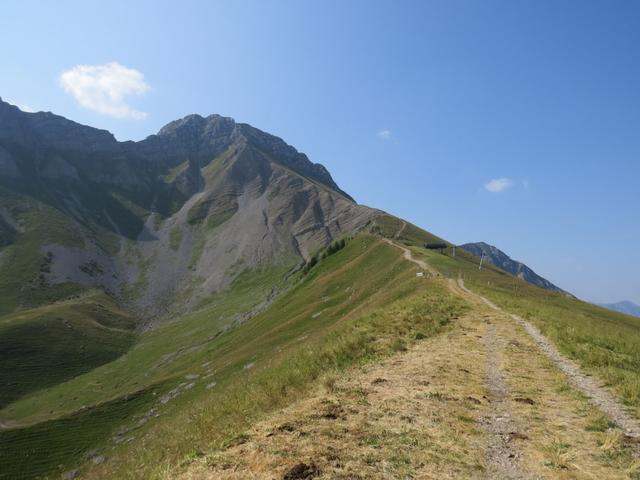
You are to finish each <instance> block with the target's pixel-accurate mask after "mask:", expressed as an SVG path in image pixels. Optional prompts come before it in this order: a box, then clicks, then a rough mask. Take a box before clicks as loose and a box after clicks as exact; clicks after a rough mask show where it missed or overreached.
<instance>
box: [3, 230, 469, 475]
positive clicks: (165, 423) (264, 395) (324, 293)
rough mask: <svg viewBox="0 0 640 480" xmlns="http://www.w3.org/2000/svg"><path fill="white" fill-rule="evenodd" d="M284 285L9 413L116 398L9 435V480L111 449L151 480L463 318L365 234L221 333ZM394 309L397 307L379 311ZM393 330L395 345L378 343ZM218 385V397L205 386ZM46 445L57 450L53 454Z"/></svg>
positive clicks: (234, 301)
mask: <svg viewBox="0 0 640 480" xmlns="http://www.w3.org/2000/svg"><path fill="white" fill-rule="evenodd" d="M277 276H280V277H281V272H278V274H277V275H276V274H275V273H274V272H263V274H262V275H260V274H257V275H244V276H242V278H241V280H240V281H239V282H238V283H237V284H236V285H235V287H234V289H232V291H231V292H229V293H228V294H227V295H225V296H221V297H220V298H219V299H218V300H214V301H213V302H211V303H210V304H208V305H207V306H206V307H205V308H204V309H203V310H202V311H200V312H198V313H196V314H194V315H191V316H189V317H186V318H184V319H181V320H179V321H176V322H174V323H172V324H168V325H165V326H163V327H162V328H160V329H158V330H155V331H153V332H150V333H148V334H146V335H145V336H144V337H143V339H142V341H141V342H140V344H139V345H138V346H136V347H135V348H133V349H132V350H130V351H129V352H128V353H127V354H126V355H124V356H123V357H121V358H120V359H118V360H116V361H115V362H112V363H110V364H107V365H104V366H102V367H99V368H98V369H95V370H93V371H92V372H89V373H87V374H85V375H82V376H80V377H77V378H75V379H73V380H71V381H69V382H67V383H65V384H61V385H57V386H55V387H52V388H51V389H47V390H45V391H43V392H39V394H38V395H37V396H36V395H34V396H31V397H29V396H28V397H26V398H25V399H23V400H21V401H19V402H17V403H14V404H12V405H10V406H9V408H7V409H5V410H4V411H3V414H7V415H8V413H9V412H10V413H11V415H9V416H10V417H13V418H18V419H20V420H22V421H34V420H37V419H43V420H44V419H46V418H47V415H46V414H47V413H48V410H47V409H48V408H49V407H52V408H53V409H55V411H56V415H57V414H59V413H60V412H64V411H71V410H77V409H79V407H80V406H81V405H84V404H87V405H91V403H92V402H97V401H100V400H101V399H108V398H112V400H111V401H110V403H107V404H100V405H99V406H97V407H92V408H89V409H86V410H80V411H79V413H71V414H68V415H63V416H59V417H57V419H55V420H50V421H44V422H40V423H37V424H35V425H33V426H31V427H28V428H25V429H22V430H14V431H4V432H3V431H0V445H1V448H0V452H1V453H0V457H3V458H2V460H3V464H4V465H5V466H6V467H5V468H6V471H7V472H8V473H7V475H9V477H11V478H20V476H21V475H22V476H27V477H28V476H30V475H31V476H33V475H35V474H42V473H45V472H51V471H62V469H68V468H70V467H71V466H73V465H75V464H81V463H82V462H83V461H84V460H85V459H86V452H87V451H88V450H91V449H94V448H96V447H100V446H101V445H102V447H101V448H102V449H105V448H106V451H105V454H106V455H107V456H108V457H112V458H113V459H112V461H110V462H107V463H108V465H106V466H104V467H103V468H106V469H107V470H106V471H103V472H102V475H104V476H106V477H109V478H125V477H126V476H127V475H129V476H133V477H137V478H140V476H141V475H142V476H148V475H150V472H151V471H152V470H155V469H156V467H157V466H158V465H159V464H161V462H163V461H167V462H169V463H175V461H176V459H181V458H183V457H184V456H189V454H190V452H192V451H193V450H194V449H199V448H208V447H210V446H219V445H220V444H221V443H223V442H225V441H228V440H229V439H230V438H233V437H234V436H235V435H236V434H237V433H239V432H241V431H242V429H243V428H245V427H246V425H247V422H248V421H250V419H251V418H254V417H255V416H256V415H259V414H260V413H261V412H265V411H268V410H270V409H272V408H274V407H276V406H278V405H281V404H283V403H284V402H287V401H290V400H291V399H292V398H293V397H292V395H293V396H295V393H296V392H299V391H302V390H304V388H305V386H306V385H307V384H308V382H310V381H313V379H315V378H316V377H318V376H319V375H321V374H322V373H324V372H326V371H328V370H331V369H335V368H340V367H343V366H346V365H348V364H351V363H353V362H356V361H360V360H362V359H363V358H366V357H369V356H371V355H375V354H378V353H380V352H382V351H389V350H393V349H402V348H404V345H405V342H407V341H411V340H412V339H413V338H414V337H415V336H416V335H418V336H419V337H420V336H426V335H429V334H430V333H433V331H436V330H437V329H439V328H442V326H443V325H444V324H446V323H447V322H448V321H449V320H450V318H452V317H453V316H455V315H456V314H457V312H458V311H459V310H460V309H461V308H462V307H461V304H460V303H459V302H456V300H455V299H447V298H445V297H446V295H445V296H443V295H442V292H441V291H440V290H438V288H437V286H436V287H434V290H432V291H430V292H425V294H424V295H423V296H421V297H412V300H411V301H409V300H407V296H408V294H410V293H414V292H415V291H416V289H417V288H418V287H419V286H420V285H421V283H420V282H419V281H418V280H417V279H416V278H415V276H414V275H413V268H412V265H411V264H410V263H408V262H406V261H404V260H402V259H401V258H400V257H399V255H398V252H397V251H396V250H395V249H393V248H391V247H389V246H387V245H385V244H383V243H381V242H380V241H379V240H378V239H376V238H375V237H371V236H368V235H363V236H359V237H357V238H356V239H354V240H352V241H351V242H349V243H348V245H347V246H346V247H345V248H344V249H342V250H341V251H339V252H337V253H335V254H334V255H332V256H330V257H327V258H325V259H323V260H322V261H321V262H320V263H319V264H318V265H317V266H316V267H315V268H314V269H312V270H311V271H310V272H309V273H308V274H307V276H306V277H304V278H302V279H301V281H300V282H298V283H297V284H296V285H295V286H293V287H292V288H291V289H290V290H289V291H288V292H286V293H285V294H283V296H282V297H281V298H279V299H278V300H276V302H275V303H274V304H273V305H272V306H271V307H269V308H268V309H267V310H266V311H264V312H263V313H261V314H259V315H258V316H257V317H255V318H253V319H251V320H250V321H248V322H246V323H244V324H242V325H240V326H239V327H238V328H235V329H231V330H228V331H226V332H222V331H221V328H219V322H221V321H222V319H223V318H225V317H226V319H227V321H228V317H229V316H230V315H233V314H235V313H236V312H238V311H242V310H243V309H245V308H247V306H248V305H251V304H252V302H255V301H256V298H258V297H263V296H264V293H265V289H266V288H267V287H268V288H271V286H272V285H273V283H274V278H276V277H277ZM261 289H262V290H261ZM258 291H259V294H256V292H258ZM401 299H404V300H401ZM398 302H401V303H398ZM390 304H394V307H388V308H387V309H386V310H385V311H384V312H378V313H376V312H374V311H375V310H377V309H379V308H380V307H383V306H388V305H390ZM427 304H428V305H430V308H427V309H425V308H424V306H425V305H427ZM383 331H384V332H386V336H385V337H384V339H381V338H378V336H379V334H380V332H383ZM196 376H198V378H196V379H194V377H196ZM185 377H188V379H189V380H185ZM192 379H193V380H192ZM187 382H191V383H194V386H193V388H191V389H188V390H184V389H183V390H182V392H183V393H181V395H180V396H178V397H177V398H176V399H174V400H172V401H171V402H169V403H168V404H167V405H162V406H161V417H160V418H161V421H157V420H156V421H153V422H149V423H148V424H145V425H144V426H143V427H142V428H141V429H140V430H138V431H137V432H135V435H134V436H135V437H136V439H140V440H136V441H134V442H132V443H129V444H127V446H126V447H123V446H115V447H114V446H109V447H108V448H107V446H108V445H111V442H108V441H107V438H108V435H109V433H110V432H111V433H112V432H113V429H115V428H116V427H118V426H119V425H122V422H123V421H124V417H125V416H126V417H129V418H130V420H129V422H135V421H136V420H135V418H136V415H138V416H140V415H142V414H144V413H145V411H149V409H150V408H155V407H158V402H157V400H158V398H160V397H159V395H160V394H161V393H162V392H163V391H167V390H169V389H173V388H175V387H176V386H179V385H180V384H182V385H185V384H186V383H187ZM214 382H215V383H216V385H215V387H213V388H212V389H207V388H206V387H207V386H208V385H209V386H211V385H212V384H213V383H214ZM136 388H137V389H138V390H140V389H142V390H141V392H140V393H139V394H136V395H131V394H130V393H129V395H126V394H127V393H128V392H132V391H134V390H135V389H136ZM131 399H137V400H131ZM154 402H155V403H154ZM131 418H133V420H131ZM80 425H82V428H80ZM145 433H146V435H144V436H143V434H145ZM47 438H49V439H51V440H55V441H52V442H50V443H49V444H48V446H47V448H46V449H45V447H44V446H45V443H46V439H47ZM30 445H33V448H26V447H27V446H30ZM38 445H39V446H40V447H38ZM37 448H42V450H41V451H39V453H38V458H39V460H38V462H36V463H31V462H29V461H28V460H29V459H28V456H29V455H33V454H34V452H35V450H34V449H37ZM45 451H46V454H44V453H43V452H45ZM132 452H135V453H133V454H132ZM53 465H62V466H63V467H60V468H58V467H55V468H54V467H53ZM52 468H53V470H52ZM133 472H135V473H133ZM0 478H2V477H0Z"/></svg>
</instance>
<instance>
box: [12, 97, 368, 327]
mask: <svg viewBox="0 0 640 480" xmlns="http://www.w3.org/2000/svg"><path fill="white" fill-rule="evenodd" d="M0 200H2V203H1V208H0V213H1V214H0V218H1V219H2V220H0V248H1V249H2V250H0V254H1V256H0V262H2V260H3V259H5V260H4V261H5V262H11V261H15V260H16V259H18V258H21V259H26V258H30V259H33V258H35V257H39V258H41V259H42V260H40V261H39V262H38V261H36V260H31V261H30V265H29V267H28V268H27V269H23V270H21V271H16V272H15V273H16V275H14V276H13V277H11V278H9V277H10V275H9V274H7V276H6V277H5V278H2V276H0V287H2V288H3V289H4V290H5V291H7V292H14V297H15V299H14V300H13V301H10V302H8V303H7V305H8V307H5V309H8V310H7V312H10V311H13V309H15V308H25V307H29V306H37V305H38V301H35V303H33V302H31V303H29V301H28V300H27V299H26V297H27V296H29V295H31V294H29V295H27V294H26V293H25V288H27V287H25V286H27V285H28V289H30V290H35V291H37V292H38V294H39V295H40V294H41V293H42V292H44V291H52V290H56V289H58V290H60V289H62V290H64V292H65V294H66V292H67V291H68V290H69V289H71V290H76V291H80V290H82V289H85V288H88V287H92V288H93V287H98V288H102V289H104V290H105V291H107V292H108V293H109V294H110V295H113V296H115V297H116V298H118V299H119V301H120V302H121V303H123V304H127V305H129V306H131V307H132V308H134V309H135V310H136V311H138V312H139V313H141V314H144V315H145V316H153V317H158V316H164V315H166V314H167V313H168V311H167V307H166V305H173V307H174V310H175V309H179V308H182V307H184V308H187V309H193V308H196V307H197V306H198V305H199V304H200V303H201V302H203V301H205V299H206V298H207V297H208V296H210V295H212V294H214V293H216V292H220V291H222V290H223V289H225V288H227V287H228V286H229V285H230V284H231V282H233V281H234V279H236V278H237V277H238V276H239V275H241V274H242V273H243V272H246V271H249V270H255V269H263V268H272V267H273V268H277V269H279V268H286V269H288V270H295V269H297V268H300V266H301V265H302V264H304V263H305V262H306V261H308V260H309V259H310V258H311V257H312V256H313V254H314V252H315V251H317V250H319V249H321V248H323V247H325V246H327V245H328V244H329V243H331V242H333V241H334V240H336V239H338V238H340V237H341V236H344V235H349V234H351V233H353V232H355V231H358V230H359V229H361V228H363V227H364V226H365V225H366V224H367V223H368V222H369V221H370V220H371V219H372V218H373V217H374V216H375V215H377V214H379V211H377V210H374V209H369V208H368V207H365V206H361V205H358V204H356V203H355V201H354V200H353V198H352V197H350V196H349V195H348V194H347V193H345V192H344V191H343V190H341V189H340V188H339V187H338V185H337V184H336V183H335V181H334V180H333V178H332V177H331V175H330V173H329V172H328V171H327V169H326V168H325V167H324V166H322V165H320V164H317V163H313V162H311V161H310V160H309V159H308V157H307V156H306V155H305V154H303V153H300V152H298V151H297V150H296V149H295V148H294V147H292V146H291V145H288V144H287V143H286V142H284V140H282V139H280V138H279V137H276V136H273V135H270V134H268V133H266V132H263V131H261V130H259V129H257V128H254V127H252V126H250V125H248V124H242V123H236V122H235V121H234V120H233V119H231V118H228V117H222V116H220V115H210V116H207V117H202V116H200V115H195V114H194V115H188V116H186V117H184V118H182V119H178V120H175V121H172V122H169V123H168V124H167V125H165V126H164V127H162V128H161V129H160V130H159V132H158V134H155V135H150V136H149V137H147V138H146V139H144V140H141V141H139V142H132V141H126V142H118V141H117V140H116V139H115V137H114V136H113V135H112V134H111V133H109V132H108V131H106V130H99V129H94V128H92V127H87V126H84V125H81V124H78V123H76V122H73V121H71V120H67V119H66V118H64V117H61V116H58V115H54V114H52V113H49V112H38V113H26V112H22V111H21V110H19V109H18V108H17V107H14V106H12V105H10V104H8V103H6V102H0ZM51 222H53V224H58V225H59V229H57V230H56V229H52V228H50V227H51ZM157 258H163V262H157V261H155V260H154V259H157ZM5 265H6V263H5ZM47 295H48V294H47ZM61 295H62V293H61ZM54 297H55V298H62V297H59V296H54Z"/></svg>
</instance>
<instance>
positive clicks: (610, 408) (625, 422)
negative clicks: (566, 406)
mask: <svg viewBox="0 0 640 480" xmlns="http://www.w3.org/2000/svg"><path fill="white" fill-rule="evenodd" d="M458 285H459V287H460V288H461V289H462V290H463V291H464V292H465V293H466V294H467V295H472V296H475V297H477V298H479V299H480V300H482V302H484V303H485V304H486V305H488V306H489V307H490V308H492V309H494V310H496V311H499V312H503V310H502V309H501V308H500V307H498V306H497V305H495V304H494V303H493V302H491V301H490V300H488V299H486V298H484V297H482V296H481V295H478V294H476V293H473V292H471V291H470V290H469V289H467V288H466V287H465V286H464V282H463V281H462V279H458ZM507 315H509V317H510V318H511V319H513V320H515V321H516V322H517V323H518V324H519V325H520V326H522V327H523V328H524V329H525V331H526V332H527V333H528V334H529V335H530V336H531V338H533V340H534V341H535V342H536V344H537V346H538V347H539V348H540V350H541V351H542V352H543V353H544V354H545V355H546V356H547V357H549V359H550V360H551V361H552V362H553V363H554V364H555V365H556V366H557V367H558V368H559V369H560V370H562V371H563V372H564V373H565V374H566V375H567V377H568V378H569V380H570V381H571V383H572V384H573V385H574V386H575V387H576V388H577V389H578V390H580V391H581V392H582V393H584V394H585V395H586V396H587V397H589V398H590V399H591V401H592V402H593V403H594V404H595V405H596V406H597V407H598V408H599V409H600V410H601V411H602V412H603V413H604V414H605V415H606V416H607V417H608V418H609V419H610V420H611V421H612V422H613V423H615V424H616V425H618V426H619V427H620V428H622V429H623V430H624V432H625V434H626V435H628V436H630V437H633V438H640V424H639V423H638V421H637V420H635V419H634V418H632V417H631V416H630V415H629V414H628V413H627V412H626V410H625V408H624V406H623V405H622V404H621V403H620V402H619V401H617V400H616V399H615V398H614V397H613V396H612V395H611V394H610V393H609V392H608V391H606V390H605V389H604V388H602V387H600V386H598V385H597V384H596V382H595V381H594V380H593V379H592V378H590V377H588V376H587V375H585V374H584V373H583V372H582V371H581V370H580V367H578V366H577V365H576V364H575V363H574V362H572V361H571V360H569V359H568V358H567V357H565V356H564V355H562V354H561V353H560V352H559V351H558V349H557V348H556V347H555V346H554V345H553V344H552V343H551V342H550V341H549V340H548V339H547V338H546V337H545V336H544V335H543V334H542V333H541V332H540V330H538V329H537V328H536V327H535V326H534V325H532V324H531V323H530V322H528V321H526V320H525V319H523V318H522V317H520V316H518V315H514V314H512V313H507Z"/></svg>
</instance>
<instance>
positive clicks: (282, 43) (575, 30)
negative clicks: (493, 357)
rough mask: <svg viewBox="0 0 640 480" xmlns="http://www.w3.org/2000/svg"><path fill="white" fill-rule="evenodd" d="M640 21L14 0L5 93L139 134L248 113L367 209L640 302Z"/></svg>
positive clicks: (463, 10)
mask: <svg viewBox="0 0 640 480" xmlns="http://www.w3.org/2000/svg"><path fill="white" fill-rule="evenodd" d="M638 25H640V3H638V2H635V1H615V2H609V1H592V2H586V1H575V2H572V1H517V2H513V1H507V0H504V1H500V2H498V1H482V2H478V1H471V0H469V1H455V0H447V1H444V0H443V1H437V2H436V1H415V2H412V1H387V2H381V1H326V0H323V1H322V2H321V1H304V2H300V1H284V2H280V1H255V2H248V1H228V2H227V1H225V2H214V1H211V2H205V1H200V2H196V1H184V0H183V1H180V2H177V1H176V2H158V1H156V2H146V1H136V2H132V1H126V2H115V1H112V2H109V3H108V4H107V2H98V1H94V2H90V1H82V2H71V1H61V2H44V1H40V2H33V1H24V0H23V1H15V0H9V1H5V2H2V4H0V40H1V42H0V59H1V62H0V65H1V69H2V75H0V96H2V98H3V99H4V100H7V101H9V102H11V103H14V104H18V105H22V106H23V107H24V108H30V109H34V110H50V111H53V112H55V113H58V114H61V115H64V116H66V117H68V118H71V119H73V120H76V121H78V122H81V123H86V124H89V125H92V126H95V127H100V128H106V129H109V130H110V131H112V132H114V134H115V135H116V137H117V138H118V139H120V140H126V139H134V140H137V139H141V138H144V137H146V136H147V135H149V134H151V133H155V132H156V131H157V130H158V129H159V128H160V127H161V126H162V125H164V124H166V123H168V122H169V121H171V120H173V119H175V118H178V117H181V116H184V115H186V114H189V113H194V112H195V113H201V114H203V115H204V114H209V113H220V114H222V115H227V116H232V117H234V118H235V119H236V120H238V121H241V122H246V123H250V124H252V125H254V126H256V127H258V128H261V129H263V130H266V131H269V132H271V133H273V134H276V135H278V136H281V137H282V138H284V139H285V140H286V141H287V142H288V143H290V144H292V145H294V146H296V147H297V148H298V149H299V150H301V151H303V152H305V153H307V154H308V155H309V157H310V158H311V159H312V160H313V161H315V162H320V163H323V164H324V165H325V166H326V167H327V168H328V169H329V170H330V171H331V173H332V174H333V176H334V178H335V179H336V181H337V182H338V184H339V185H340V186H341V187H342V188H343V189H345V190H346V191H348V192H349V193H350V194H352V195H353V196H354V197H355V198H356V199H357V200H358V201H359V202H360V203H364V204H367V205H370V206H374V207H378V208H381V209H384V210H386V211H388V212H390V213H393V214H396V215H398V216H401V217H403V218H406V219H408V220H410V221H412V222H414V223H416V224H418V225H420V226H422V227H424V228H426V229H428V230H430V231H433V232H434V233H436V234H439V235H441V236H443V237H445V238H447V239H449V240H451V241H453V242H456V243H463V242H467V241H479V240H484V241H486V242H489V243H492V244H495V245H496V246H498V247H499V248H501V249H503V250H504V251H505V252H507V253H508V254H510V255H511V256H512V257H514V258H516V259H519V260H522V261H524V262H525V263H527V264H528V265H530V266H531V267H532V268H534V269H535V270H536V271H538V272H539V273H540V274H542V275H544V276H546V277H547V278H549V279H550V280H552V281H553V282H555V283H557V284H558V285H560V286H561V287H563V288H566V289H568V290H570V291H572V292H574V293H575V294H577V295H578V296H580V297H582V298H586V299H589V300H594V301H614V300H619V299H630V300H633V301H635V302H637V303H640V279H639V278H638V275H639V270H640V248H639V245H640V222H639V219H640V214H639V210H640V188H639V179H640V53H639V52H640V28H638ZM114 62H116V64H115V65H114ZM81 65H84V66H88V67H85V69H84V70H83V69H81V68H80V69H79V68H77V67H78V66H81ZM105 65H106V66H105ZM64 72H67V76H66V77H62V78H61V76H62V75H63V73H64ZM99 75H102V77H101V78H102V79H103V80H105V79H106V80H105V82H106V83H105V82H102V83H99V86H100V88H103V87H104V88H107V89H108V93H110V94H111V96H108V95H107V96H106V97H105V96H104V95H105V93H104V92H102V93H100V92H96V90H95V88H94V89H93V90H92V88H93V87H95V84H91V83H90V82H89V84H87V82H86V81H85V80H87V78H89V80H90V81H91V80H92V79H93V80H95V78H96V76H99ZM123 76H124V79H123ZM105 85H106V86H105ZM96 88H97V87H96ZM101 95H102V96H101ZM492 180H494V182H492ZM490 190H493V191H490ZM498 190H499V191H498Z"/></svg>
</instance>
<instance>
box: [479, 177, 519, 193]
mask: <svg viewBox="0 0 640 480" xmlns="http://www.w3.org/2000/svg"><path fill="white" fill-rule="evenodd" d="M512 186H513V180H511V179H510V178H504V177H502V178H494V179H492V180H489V181H488V182H487V183H485V184H484V189H485V190H486V191H488V192H492V193H498V192H502V191H504V190H506V189H507V188H511V187H512Z"/></svg>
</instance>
